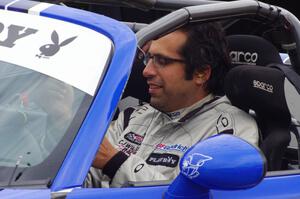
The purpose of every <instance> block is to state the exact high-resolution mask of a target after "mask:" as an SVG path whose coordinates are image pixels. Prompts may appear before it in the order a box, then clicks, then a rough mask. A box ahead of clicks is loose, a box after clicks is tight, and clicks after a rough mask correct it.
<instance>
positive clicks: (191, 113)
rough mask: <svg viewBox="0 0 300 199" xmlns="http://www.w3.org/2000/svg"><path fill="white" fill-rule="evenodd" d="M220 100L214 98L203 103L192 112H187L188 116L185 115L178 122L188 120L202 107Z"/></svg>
mask: <svg viewBox="0 0 300 199" xmlns="http://www.w3.org/2000/svg"><path fill="white" fill-rule="evenodd" d="M218 99H220V97H215V98H214V99H211V100H209V101H208V102H205V103H204V104H202V106H200V107H198V108H196V109H194V110H192V111H191V112H189V113H188V114H186V115H185V116H183V117H182V118H181V119H180V120H179V121H178V122H185V121H186V120H188V119H190V118H191V117H192V116H194V115H195V114H196V113H198V112H199V111H200V110H201V109H203V107H204V106H206V105H208V104H210V103H212V102H214V101H216V100H218Z"/></svg>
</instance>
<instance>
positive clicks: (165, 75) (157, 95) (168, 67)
mask: <svg viewBox="0 0 300 199" xmlns="http://www.w3.org/2000/svg"><path fill="white" fill-rule="evenodd" d="M186 40H187V36H186V34H185V33H184V32H181V31H175V32H173V33H170V34H168V35H166V36H164V37H161V38H159V39H158V40H154V41H152V43H151V46H150V48H149V51H148V53H149V54H148V55H150V59H149V61H148V63H147V65H146V67H145V69H144V71H143V75H144V77H146V79H147V83H148V85H149V94H150V95H151V99H150V104H151V105H152V106H153V107H155V108H157V109H158V110H161V111H164V112H171V111H175V110H178V109H181V108H184V107H187V106H190V105H192V104H194V103H195V102H197V101H198V100H200V99H201V98H203V96H202V95H201V96H200V94H202V93H199V91H200V90H201V89H200V88H199V85H198V84H197V83H196V81H195V75H194V76H193V79H192V80H186V79H185V67H186V66H185V63H184V60H183V57H181V55H180V54H179V52H180V49H181V47H182V46H183V45H184V44H185V42H186ZM153 56H154V57H153ZM163 58H171V59H174V60H176V61H174V60H173V61H168V62H165V63H167V64H162V63H163V61H164V60H162V59H163ZM180 60H181V61H180Z"/></svg>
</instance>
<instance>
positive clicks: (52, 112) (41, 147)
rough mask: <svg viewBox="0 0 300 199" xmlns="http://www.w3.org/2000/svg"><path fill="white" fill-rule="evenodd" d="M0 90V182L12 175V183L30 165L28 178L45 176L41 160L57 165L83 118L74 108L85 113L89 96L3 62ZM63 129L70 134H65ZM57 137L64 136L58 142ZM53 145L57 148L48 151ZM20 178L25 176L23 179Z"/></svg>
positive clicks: (48, 172) (8, 182)
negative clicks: (30, 173) (31, 171)
mask: <svg viewBox="0 0 300 199" xmlns="http://www.w3.org/2000/svg"><path fill="white" fill-rule="evenodd" d="M0 93H1V95H0V112H1V114H0V134H1V139H0V146H1V150H0V168H2V169H1V171H0V184H1V185H2V186H6V185H8V184H11V183H15V181H17V180H18V179H15V177H14V179H15V180H14V181H13V182H12V177H13V176H15V175H19V177H20V175H22V174H23V172H24V171H25V170H24V169H28V168H30V167H32V168H33V170H34V173H35V174H34V178H37V179H40V178H42V177H41V176H45V175H46V176H47V175H50V173H51V172H52V171H53V170H55V169H53V168H52V170H51V169H49V168H47V166H46V167H45V165H49V164H51V162H53V161H56V163H57V164H58V166H59V161H57V160H58V159H59V157H60V156H64V153H63V152H64V151H66V147H65V146H66V145H67V146H68V145H69V144H71V142H72V139H73V136H75V135H76V132H77V131H78V128H79V126H80V124H81V122H78V118H79V120H80V121H82V120H83V117H84V115H79V116H78V115H77V116H76V113H77V112H78V111H79V109H80V107H81V109H82V108H83V109H84V111H85V112H87V110H88V106H87V105H85V104H86V103H84V102H88V104H90V103H91V98H92V97H91V96H90V95H88V94H86V93H85V92H83V91H81V90H79V89H77V88H75V87H73V86H71V85H69V84H66V83H64V82H62V81H60V80H57V79H55V78H52V77H50V76H47V75H45V74H41V73H39V72H36V71H33V70H31V69H28V68H25V67H21V66H18V65H15V64H10V63H7V62H3V61H0ZM81 112H82V110H81ZM74 121H76V122H74ZM74 129H76V130H74ZM69 132H72V133H71V135H67V134H68V133H69ZM69 134H70V133H69ZM66 135H67V137H66ZM63 138H65V139H67V140H68V141H67V142H66V141H63V142H62V140H63ZM68 142H69V143H68ZM59 143H63V147H62V146H59ZM64 147H65V148H64ZM54 149H55V150H56V151H57V152H56V153H54V155H53V151H54ZM50 154H52V158H51V157H49V156H50ZM58 154H60V156H59V155H58ZM54 156H55V158H54V159H53V157H54ZM42 162H43V164H41V163H42ZM52 164H53V163H52ZM43 165H44V166H43ZM39 167H42V168H44V169H38V168H39ZM17 169H22V171H21V172H17ZM45 169H46V170H45ZM34 178H33V179H34ZM48 178H49V177H48ZM29 179H31V180H32V176H31V177H29ZM46 180H47V178H46ZM26 183H29V184H30V183H31V181H28V179H27V180H26ZM41 184H47V182H44V181H43V182H41Z"/></svg>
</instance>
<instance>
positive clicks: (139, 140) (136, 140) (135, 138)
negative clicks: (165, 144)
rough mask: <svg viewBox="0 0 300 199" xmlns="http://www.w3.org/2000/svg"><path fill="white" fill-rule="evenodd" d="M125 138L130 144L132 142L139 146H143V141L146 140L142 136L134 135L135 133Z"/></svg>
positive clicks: (130, 133)
mask: <svg viewBox="0 0 300 199" xmlns="http://www.w3.org/2000/svg"><path fill="white" fill-rule="evenodd" d="M124 138H125V139H126V140H127V141H129V142H132V143H134V144H137V145H141V144H142V142H143V140H144V137H143V136H141V135H138V134H136V133H133V132H129V133H127V134H126V135H125V136H124Z"/></svg>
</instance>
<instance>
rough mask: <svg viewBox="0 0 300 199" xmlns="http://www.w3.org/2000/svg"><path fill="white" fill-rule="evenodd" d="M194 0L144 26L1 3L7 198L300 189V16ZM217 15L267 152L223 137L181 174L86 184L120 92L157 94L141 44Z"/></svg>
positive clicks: (235, 80) (1, 177)
mask: <svg viewBox="0 0 300 199" xmlns="http://www.w3.org/2000/svg"><path fill="white" fill-rule="evenodd" d="M158 2H159V1H158ZM176 2H177V3H178V1H174V2H173V5H174V4H176ZM193 2H194V5H191V4H187V5H183V4H182V3H180V6H181V7H184V8H182V9H178V10H175V11H173V12H171V13H170V14H168V15H166V16H164V17H162V18H161V19H159V20H157V21H155V22H154V23H151V24H149V25H141V26H140V27H142V28H139V30H137V32H136V34H134V31H132V30H131V29H130V27H131V28H132V29H133V28H136V27H137V26H136V24H131V23H127V25H126V24H124V23H122V22H118V21H116V20H114V19H111V18H108V17H105V16H102V15H98V14H95V13H91V12H87V11H83V10H79V9H74V8H70V7H66V6H59V5H53V4H49V3H41V2H35V1H25V0H24V1H23V0H2V1H0V8H1V9H0V16H1V19H0V71H1V72H0V82H1V84H0V89H1V95H0V99H1V100H0V111H1V116H0V126H1V131H0V132H1V139H0V142H1V145H0V147H1V149H2V150H1V152H0V185H1V190H0V198H11V199H12V198H21V197H22V198H29V199H35V198H39V199H40V198H68V199H69V198H70V199H72V198H109V197H111V198H298V197H300V190H299V189H298V185H300V170H299V165H300V164H299V156H300V152H299V143H300V141H299V140H300V139H299V133H298V126H299V121H300V114H299V113H300V110H299V103H298V102H299V88H300V83H299V80H300V77H299V75H298V72H299V68H298V67H299V63H300V52H299V48H298V46H299V45H300V43H299V42H300V32H299V31H300V24H299V21H298V19H297V18H296V17H294V16H293V15H292V14H291V13H290V12H288V11H286V10H284V9H282V8H279V7H276V6H272V5H268V4H265V3H261V2H258V1H252V0H244V1H233V2H209V3H208V2H207V3H201V4H202V5H198V4H200V3H199V2H201V1H199V2H197V1H193ZM185 6H188V7H185ZM214 20H218V21H221V23H222V24H223V26H224V27H225V29H226V32H227V35H228V41H229V48H230V56H231V58H232V63H233V65H234V66H235V67H233V69H232V70H231V71H230V72H229V74H228V75H227V77H226V80H227V81H226V85H225V92H226V95H227V96H228V98H229V99H230V100H231V101H232V103H233V104H234V105H236V106H238V107H240V108H242V109H244V110H245V111H248V112H249V114H251V115H253V117H255V118H256V119H257V121H258V124H259V127H260V130H261V143H260V149H258V148H256V147H254V146H252V145H250V144H248V143H247V142H245V141H243V140H241V139H239V138H237V137H234V136H232V135H217V136H213V137H211V138H209V139H207V140H204V141H202V142H200V143H198V144H196V145H195V146H194V147H192V148H190V149H189V150H188V151H187V152H186V154H185V155H184V157H183V158H182V160H181V162H180V168H181V173H180V174H179V176H178V177H177V178H176V179H175V180H174V181H173V182H172V181H170V182H151V181H150V182H139V183H132V184H130V186H129V187H123V188H84V187H83V183H84V180H85V178H86V176H87V173H88V171H89V168H90V167H91V164H92V162H93V159H94V156H95V154H96V152H97V150H98V148H99V145H100V143H101V141H102V139H103V137H104V135H105V133H106V130H107V128H108V126H109V124H110V122H111V121H112V120H113V117H114V115H115V114H117V111H116V110H117V107H118V103H119V101H120V100H121V99H122V98H126V97H127V96H132V97H135V98H137V99H139V100H143V101H147V100H148V95H147V89H146V82H145V81H144V80H143V79H142V78H141V77H142V75H141V61H140V60H139V58H140V52H139V50H138V49H139V48H140V47H142V46H143V45H144V44H145V43H146V42H147V41H149V40H151V39H155V38H157V37H159V36H160V35H163V34H165V33H167V32H170V31H172V30H175V29H176V28H177V27H180V26H182V25H184V24H186V23H197V22H206V21H214ZM280 53H284V54H285V55H288V57H289V60H290V64H285V63H283V62H282V58H281V57H280ZM136 55H137V56H136ZM245 69H246V70H245Z"/></svg>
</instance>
